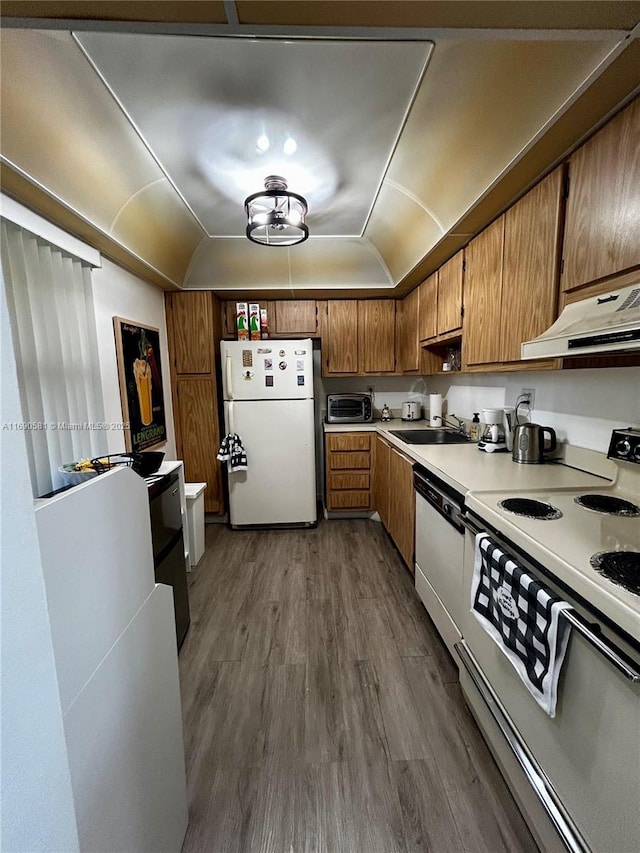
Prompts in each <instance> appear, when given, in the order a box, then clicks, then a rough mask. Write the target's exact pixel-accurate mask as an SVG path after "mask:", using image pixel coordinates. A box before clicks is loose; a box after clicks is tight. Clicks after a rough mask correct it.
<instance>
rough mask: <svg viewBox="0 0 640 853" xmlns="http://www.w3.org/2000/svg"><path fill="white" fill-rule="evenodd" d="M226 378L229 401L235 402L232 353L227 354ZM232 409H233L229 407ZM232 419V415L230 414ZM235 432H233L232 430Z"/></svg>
mask: <svg viewBox="0 0 640 853" xmlns="http://www.w3.org/2000/svg"><path fill="white" fill-rule="evenodd" d="M224 369H225V378H226V386H227V398H228V399H229V400H233V382H232V378H231V377H232V372H231V353H227V357H226V358H225V366H224ZM229 409H231V407H229ZM229 417H231V414H229ZM231 432H233V430H231Z"/></svg>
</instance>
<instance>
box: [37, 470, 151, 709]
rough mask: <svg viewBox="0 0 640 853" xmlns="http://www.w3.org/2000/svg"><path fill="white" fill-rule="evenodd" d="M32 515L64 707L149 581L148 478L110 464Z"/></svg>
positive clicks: (117, 633)
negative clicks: (113, 467) (109, 466)
mask: <svg viewBox="0 0 640 853" xmlns="http://www.w3.org/2000/svg"><path fill="white" fill-rule="evenodd" d="M35 515H36V524H37V528H38V539H39V542H40V551H41V554H42V568H43V572H44V580H45V587H46V593H47V605H48V609H49V618H50V620H51V634H52V638H53V648H54V654H55V659H56V668H57V673H58V682H59V687H60V700H61V703H62V711H63V713H64V712H65V711H66V709H67V708H68V707H69V705H70V704H71V702H73V700H74V699H75V697H76V696H77V695H78V693H79V691H80V690H81V689H82V687H83V686H84V684H85V683H86V682H87V680H88V679H89V678H90V677H91V675H92V673H93V672H94V670H95V669H96V667H97V666H98V664H99V663H100V661H101V660H102V659H103V658H104V656H105V655H106V654H107V652H108V650H109V649H110V648H111V646H112V645H113V644H114V643H115V641H116V640H117V638H118V637H119V636H120V634H121V633H122V632H123V630H124V629H125V628H126V626H127V625H128V624H129V622H130V621H131V619H133V617H134V615H135V614H136V612H137V611H138V609H139V608H140V607H141V606H142V604H143V602H144V601H145V600H146V599H147V598H148V596H149V595H150V593H151V592H152V590H153V588H154V585H155V578H154V572H153V552H152V549H151V525H150V521H149V497H148V491H147V486H146V483H145V482H144V480H143V479H142V478H141V477H139V476H138V475H137V474H135V473H134V472H133V471H132V470H131V469H129V468H119V469H114V470H112V471H109V472H107V473H106V474H101V475H100V476H98V477H95V478H94V479H92V480H89V481H87V482H86V483H83V484H82V485H81V486H76V487H75V488H74V489H71V490H69V491H68V492H63V493H62V494H61V495H58V496H57V497H55V498H52V499H49V500H46V501H39V502H37V504H36V512H35Z"/></svg>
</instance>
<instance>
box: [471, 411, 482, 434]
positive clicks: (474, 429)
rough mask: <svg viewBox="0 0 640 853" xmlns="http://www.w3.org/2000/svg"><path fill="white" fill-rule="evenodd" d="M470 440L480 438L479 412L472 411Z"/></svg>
mask: <svg viewBox="0 0 640 853" xmlns="http://www.w3.org/2000/svg"><path fill="white" fill-rule="evenodd" d="M470 438H471V441H479V440H480V412H474V413H473V419H472V421H471V435H470Z"/></svg>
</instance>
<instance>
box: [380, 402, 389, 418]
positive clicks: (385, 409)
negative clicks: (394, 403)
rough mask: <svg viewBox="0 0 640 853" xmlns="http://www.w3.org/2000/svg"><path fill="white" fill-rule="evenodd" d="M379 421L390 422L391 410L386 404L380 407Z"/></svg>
mask: <svg viewBox="0 0 640 853" xmlns="http://www.w3.org/2000/svg"><path fill="white" fill-rule="evenodd" d="M380 420H381V421H390V420H391V410H390V409H389V406H387V404H386V403H385V404H384V406H383V407H382V412H381V413H380Z"/></svg>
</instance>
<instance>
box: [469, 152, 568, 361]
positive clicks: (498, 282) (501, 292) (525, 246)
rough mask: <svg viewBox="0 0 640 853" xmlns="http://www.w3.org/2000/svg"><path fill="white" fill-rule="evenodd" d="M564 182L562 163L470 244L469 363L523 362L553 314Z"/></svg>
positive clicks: (555, 303) (555, 305)
mask: <svg viewBox="0 0 640 853" xmlns="http://www.w3.org/2000/svg"><path fill="white" fill-rule="evenodd" d="M562 187H563V169H562V167H559V168H558V169H556V170H555V171H554V172H552V173H551V174H550V175H548V176H547V177H546V178H545V179H544V180H543V181H541V182H540V183H539V184H537V185H536V186H535V187H534V188H533V189H532V190H530V191H529V192H528V193H527V195H525V196H523V198H521V199H520V201H518V202H517V203H516V204H514V205H513V207H511V208H509V210H508V211H507V212H506V213H505V214H503V215H502V216H501V217H500V218H499V219H496V221H495V222H493V223H492V224H491V225H490V226H489V227H488V228H485V230H484V231H482V232H481V233H480V234H479V235H478V236H477V237H476V238H475V239H474V240H472V241H471V243H469V245H468V246H467V248H466V271H465V280H464V302H465V315H464V339H463V356H464V363H465V366H473V365H480V364H492V363H498V364H500V363H506V362H514V361H519V360H520V344H521V343H522V342H523V341H526V340H530V339H531V338H534V337H536V336H537V335H539V334H541V333H542V332H544V331H545V330H546V329H547V328H548V327H549V326H550V325H551V323H552V322H553V320H554V319H555V316H556V310H557V298H558V271H559V262H558V261H559V240H560V226H561V212H562ZM527 364H529V365H530V366H531V367H534V366H535V365H534V364H531V363H529V362H527Z"/></svg>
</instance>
